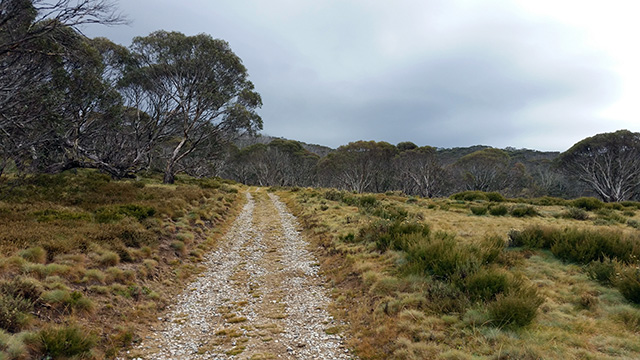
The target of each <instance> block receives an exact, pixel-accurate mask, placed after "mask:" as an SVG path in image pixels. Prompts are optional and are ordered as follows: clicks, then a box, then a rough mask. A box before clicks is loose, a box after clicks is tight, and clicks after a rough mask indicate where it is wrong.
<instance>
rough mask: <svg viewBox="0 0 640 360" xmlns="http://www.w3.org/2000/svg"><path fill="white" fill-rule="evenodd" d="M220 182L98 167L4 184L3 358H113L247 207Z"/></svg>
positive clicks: (0, 215) (0, 207)
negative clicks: (135, 176) (140, 176)
mask: <svg viewBox="0 0 640 360" xmlns="http://www.w3.org/2000/svg"><path fill="white" fill-rule="evenodd" d="M237 193H238V189H237V187H236V186H234V185H232V184H229V183H225V182H222V181H218V180H195V179H188V178H185V179H181V180H179V181H178V182H177V185H171V186H168V185H161V184H159V183H158V182H157V181H154V180H153V179H145V180H142V181H111V180H110V179H109V178H108V177H106V176H104V175H101V174H98V173H96V172H93V171H78V172H75V173H64V174H59V175H38V176H34V177H31V178H27V179H22V180H20V181H18V180H11V179H9V180H7V181H5V182H4V183H3V184H2V188H1V189H0V254H1V255H0V358H7V359H30V358H111V357H113V356H115V355H116V354H117V352H118V351H119V350H120V349H122V348H124V347H127V346H129V345H130V344H131V343H133V342H136V341H139V340H140V339H141V338H142V336H144V331H145V329H147V328H148V324H149V323H152V322H154V321H156V320H157V319H156V317H157V314H158V313H159V312H160V311H162V309H163V308H164V307H165V306H166V305H167V304H168V301H169V300H170V299H171V298H172V296H173V295H175V294H176V293H177V292H178V291H180V290H181V289H182V284H184V283H185V282H186V281H187V280H188V279H190V278H191V277H192V276H193V275H194V274H196V273H197V272H198V271H199V270H200V265H199V263H200V262H201V261H202V259H203V255H204V254H205V252H206V251H207V250H208V249H209V248H210V247H211V246H213V245H214V243H215V241H216V238H217V236H218V235H219V234H221V233H223V226H224V225H225V224H226V219H227V218H228V217H229V216H230V215H232V214H233V213H234V211H236V210H237V209H238V206H239V203H240V201H238V198H237Z"/></svg>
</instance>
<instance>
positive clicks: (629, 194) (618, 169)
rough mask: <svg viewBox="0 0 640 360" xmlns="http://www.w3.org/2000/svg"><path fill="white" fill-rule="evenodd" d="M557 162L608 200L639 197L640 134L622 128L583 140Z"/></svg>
mask: <svg viewBox="0 0 640 360" xmlns="http://www.w3.org/2000/svg"><path fill="white" fill-rule="evenodd" d="M557 161H558V165H559V166H560V167H561V168H562V169H563V170H565V171H566V172H567V173H568V174H569V175H570V176H572V177H573V178H575V179H577V180H578V181H580V182H582V183H584V184H586V185H587V186H588V187H589V188H590V189H591V190H592V191H594V192H595V193H596V194H597V195H598V196H599V197H600V198H602V200H604V201H607V202H613V201H625V200H629V199H638V197H639V196H640V133H634V132H631V131H628V130H619V131H616V132H613V133H603V134H597V135H594V136H591V137H588V138H586V139H583V140H581V141H579V142H578V143H576V144H575V145H573V146H572V147H571V148H570V149H569V150H567V151H565V152H564V153H562V154H560V156H559V157H558V160H557Z"/></svg>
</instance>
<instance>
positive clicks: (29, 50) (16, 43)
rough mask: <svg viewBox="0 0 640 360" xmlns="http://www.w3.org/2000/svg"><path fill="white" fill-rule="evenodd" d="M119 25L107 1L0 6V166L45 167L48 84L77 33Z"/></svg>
mask: <svg viewBox="0 0 640 360" xmlns="http://www.w3.org/2000/svg"><path fill="white" fill-rule="evenodd" d="M124 22H125V20H124V18H123V17H122V16H121V15H120V14H118V13H117V12H116V11H115V6H114V5H113V3H112V2H110V1H104V0H75V1H72V0H55V1H46V0H0V153H1V154H0V155H2V163H5V164H6V163H7V160H8V159H11V160H13V161H14V162H15V163H16V165H17V166H18V167H19V168H23V169H26V168H27V167H29V166H38V165H39V164H42V163H47V162H48V160H49V159H47V157H51V155H52V154H49V153H48V152H47V151H43V150H46V149H49V148H52V147H55V145H54V144H55V143H56V139H55V132H54V131H53V130H54V129H53V127H52V126H50V124H49V122H51V121H55V120H56V119H55V116H53V115H54V114H55V111H56V110H55V107H56V106H57V105H58V101H57V99H58V97H57V96H56V95H57V92H56V91H55V90H56V89H54V87H55V86H54V85H53V82H54V80H55V78H56V77H58V76H59V74H60V73H61V71H62V70H61V69H63V67H64V66H65V62H66V61H67V60H68V59H70V58H72V57H73V56H74V55H73V54H72V53H74V52H76V50H77V47H76V46H75V44H77V39H78V34H79V31H78V30H79V27H80V26H81V25H83V24H88V23H100V24H108V25H113V24H120V23H124ZM53 153H55V151H53ZM53 157H55V156H53ZM1 169H2V167H0V170H1ZM0 173H1V172H0Z"/></svg>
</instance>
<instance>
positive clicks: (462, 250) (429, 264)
mask: <svg viewBox="0 0 640 360" xmlns="http://www.w3.org/2000/svg"><path fill="white" fill-rule="evenodd" d="M408 243H409V245H408V246H407V249H406V250H405V251H406V252H407V264H406V265H405V269H406V271H408V272H409V273H411V274H418V275H427V274H428V275H432V276H433V277H434V278H436V279H439V280H445V281H456V280H458V279H464V278H465V277H467V276H469V275H471V274H472V273H474V272H475V271H476V270H477V269H478V268H479V267H480V263H481V260H480V259H479V258H478V256H477V254H475V253H473V252H472V251H471V249H470V248H469V247H467V246H463V245H461V244H460V243H458V242H457V241H456V240H455V237H454V236H453V235H450V234H447V233H444V232H439V233H436V234H435V236H432V237H430V238H420V239H419V240H418V241H413V242H408Z"/></svg>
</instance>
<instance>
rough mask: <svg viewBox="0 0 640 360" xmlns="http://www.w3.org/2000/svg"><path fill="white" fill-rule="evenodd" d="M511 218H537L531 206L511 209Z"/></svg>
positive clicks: (536, 212)
mask: <svg viewBox="0 0 640 360" xmlns="http://www.w3.org/2000/svg"><path fill="white" fill-rule="evenodd" d="M511 216H515V217H529V216H538V211H536V209H535V208H534V207H533V206H516V207H514V208H513V209H511Z"/></svg>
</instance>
